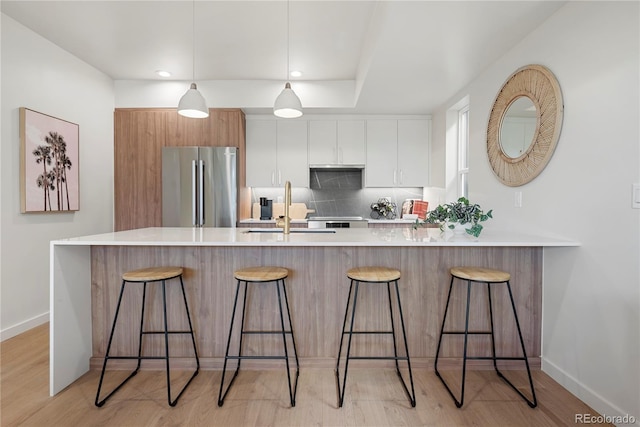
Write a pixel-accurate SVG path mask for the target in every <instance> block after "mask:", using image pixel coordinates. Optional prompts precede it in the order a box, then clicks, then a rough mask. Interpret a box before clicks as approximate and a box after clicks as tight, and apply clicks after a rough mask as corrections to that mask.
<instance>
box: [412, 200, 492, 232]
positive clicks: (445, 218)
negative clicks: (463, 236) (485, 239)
mask: <svg viewBox="0 0 640 427" xmlns="http://www.w3.org/2000/svg"><path fill="white" fill-rule="evenodd" d="M489 218H493V211H492V210H489V211H488V212H486V213H485V212H484V211H483V210H482V208H481V207H480V205H478V204H475V203H474V204H472V203H470V202H469V200H468V199H467V198H465V197H460V198H459V199H458V200H457V201H455V202H451V203H446V204H444V205H439V206H437V207H436V208H435V209H433V210H431V211H429V212H427V216H426V218H425V219H424V220H423V221H422V222H420V221H419V220H416V227H417V226H418V225H422V224H439V225H440V230H443V231H444V230H445V228H448V229H450V230H454V231H455V230H456V229H459V228H463V229H464V231H466V233H467V234H470V235H472V236H474V237H479V236H480V233H482V228H483V227H482V224H480V223H481V222H484V221H486V220H488V219H489Z"/></svg>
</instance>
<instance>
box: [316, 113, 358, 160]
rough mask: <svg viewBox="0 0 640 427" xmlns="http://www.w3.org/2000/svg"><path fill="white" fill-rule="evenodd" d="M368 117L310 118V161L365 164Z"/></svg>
mask: <svg viewBox="0 0 640 427" xmlns="http://www.w3.org/2000/svg"><path fill="white" fill-rule="evenodd" d="M364 163H365V121H364V120H309V164H310V165H311V166H314V165H334V166H335V165H345V166H348V165H364Z"/></svg>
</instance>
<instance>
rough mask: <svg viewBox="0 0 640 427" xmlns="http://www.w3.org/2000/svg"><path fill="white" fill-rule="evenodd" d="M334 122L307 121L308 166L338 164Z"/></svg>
mask: <svg viewBox="0 0 640 427" xmlns="http://www.w3.org/2000/svg"><path fill="white" fill-rule="evenodd" d="M336 123H337V122H336V121H335V120H309V164H310V165H333V164H336V163H337V162H338V153H337V151H336V150H337V143H336V137H337V131H336Z"/></svg>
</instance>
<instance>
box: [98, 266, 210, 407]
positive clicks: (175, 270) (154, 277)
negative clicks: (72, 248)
mask: <svg viewBox="0 0 640 427" xmlns="http://www.w3.org/2000/svg"><path fill="white" fill-rule="evenodd" d="M182 273H183V269H182V267H151V268H143V269H140V270H133V271H128V272H126V273H124V274H123V275H122V286H121V287H120V296H119V297H118V304H117V306H116V313H115V315H114V318H113V326H112V327H111V334H110V335H109V343H108V344H107V353H106V355H105V357H104V363H103V365H102V373H101V374H100V383H99V384H98V392H97V393H96V400H95V405H96V406H98V407H101V406H102V405H104V403H105V402H106V401H107V399H109V398H110V397H111V396H112V395H113V394H114V393H115V392H116V391H118V390H119V389H120V388H121V387H122V386H123V385H124V384H125V383H126V382H127V381H129V380H130V379H131V378H132V377H133V376H135V375H136V374H137V373H138V370H139V369H140V364H141V361H142V360H143V359H163V360H164V361H165V366H166V371H167V401H168V403H169V406H175V405H176V403H178V399H180V396H182V393H184V391H185V389H186V388H187V386H188V385H189V384H190V383H191V381H192V380H193V378H194V377H195V376H196V375H198V372H199V370H200V360H199V358H198V351H197V350H196V339H195V336H194V334H193V326H192V324H191V315H190V314H189V305H188V304H187V295H186V293H185V291H184V283H183V281H182ZM171 279H180V288H181V290H182V298H183V300H184V308H185V312H186V315H187V320H188V322H189V330H188V331H182V330H169V327H168V322H167V295H166V281H167V280H171ZM158 282H161V283H162V313H163V320H164V330H162V331H145V330H144V311H145V300H146V296H147V284H148V283H158ZM130 283H132V284H133V283H142V308H141V314H140V329H139V338H138V354H137V355H136V356H110V355H109V353H110V351H111V344H112V342H113V334H114V332H115V329H116V324H117V322H118V314H119V313H120V306H121V303H122V297H123V295H124V289H125V286H126V285H127V284H130ZM154 334H155V335H158V334H162V335H164V356H142V338H143V336H145V335H154ZM170 334H171V335H174V334H188V335H190V336H191V343H192V344H193V354H194V357H195V359H196V369H195V372H194V373H193V375H191V378H189V380H188V381H187V383H186V384H185V385H184V387H182V390H180V392H179V393H178V395H177V396H176V398H175V399H174V400H171V377H170V369H169V335H170ZM123 359H125V360H137V361H138V363H137V365H136V368H135V370H134V371H133V372H131V374H129V376H128V377H127V378H125V380H124V381H122V382H121V383H120V384H119V385H118V386H117V387H115V388H114V389H113V390H112V391H111V392H110V393H109V394H108V395H107V397H105V398H104V399H102V400H100V390H101V389H102V381H103V379H104V373H105V370H106V368H107V362H108V361H109V360H123Z"/></svg>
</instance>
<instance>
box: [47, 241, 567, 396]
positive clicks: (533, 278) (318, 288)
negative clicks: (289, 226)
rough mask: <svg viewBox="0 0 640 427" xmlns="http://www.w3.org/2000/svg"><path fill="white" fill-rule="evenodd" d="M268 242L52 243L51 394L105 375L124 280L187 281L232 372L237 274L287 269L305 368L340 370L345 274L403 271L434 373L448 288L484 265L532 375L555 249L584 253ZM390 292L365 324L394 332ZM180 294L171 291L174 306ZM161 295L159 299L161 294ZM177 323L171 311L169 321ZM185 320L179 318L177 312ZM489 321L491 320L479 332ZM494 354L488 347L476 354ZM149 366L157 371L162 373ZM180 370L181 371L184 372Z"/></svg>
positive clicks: (404, 291) (408, 303)
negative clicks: (509, 299) (90, 375)
mask: <svg viewBox="0 0 640 427" xmlns="http://www.w3.org/2000/svg"><path fill="white" fill-rule="evenodd" d="M261 230H262V231H259V230H258V229H256V230H255V232H251V231H253V230H252V229H247V228H145V229H139V230H130V231H121V232H115V233H105V234H98V235H92V236H83V237H74V238H69V239H62V240H56V241H52V242H51V251H50V253H51V259H50V269H51V273H50V276H51V279H50V280H51V283H50V286H51V296H50V304H51V306H50V312H51V323H50V328H51V336H50V342H51V345H50V394H51V395H54V394H56V393H58V392H59V391H60V390H62V389H63V388H64V387H66V386H67V385H69V384H70V383H72V382H73V381H75V380H76V379H77V378H79V377H80V376H81V375H82V374H84V373H85V372H87V371H88V370H89V369H90V368H98V367H99V366H101V362H102V356H103V355H104V352H105V348H106V341H107V339H108V334H109V330H110V327H111V322H112V319H113V312H114V310H115V304H116V301H117V295H118V291H119V288H120V284H121V280H122V273H124V272H125V271H127V270H132V269H136V268H143V267H148V266H158V265H178V266H182V267H184V269H185V275H184V280H185V287H186V290H187V297H188V299H189V305H190V307H189V308H190V311H191V313H192V317H193V323H194V329H195V331H196V337H197V345H198V353H199V355H200V358H201V365H202V368H203V369H220V368H221V366H222V360H223V356H224V347H225V344H226V338H227V337H226V335H227V332H228V327H229V325H228V322H229V319H230V318H231V307H232V303H233V295H234V292H235V280H234V279H233V271H234V270H235V269H237V268H241V267H247V266H253V265H279V266H282V267H286V268H288V269H289V270H290V275H289V277H288V278H287V288H288V293H289V299H290V304H291V311H292V318H293V326H294V331H295V332H296V341H297V344H298V353H299V355H300V359H301V364H302V367H303V368H304V367H305V366H318V367H331V366H333V365H334V364H335V357H336V354H337V346H338V342H339V335H340V333H339V332H340V328H341V321H342V317H343V315H344V305H345V304H346V300H347V294H348V291H349V282H348V279H347V278H346V271H347V270H348V269H349V268H351V267H354V266H357V265H382V266H388V267H394V268H398V269H399V270H401V272H402V278H401V279H400V282H399V285H400V293H401V298H402V303H403V310H404V312H405V322H406V323H407V333H408V335H409V351H410V356H411V359H412V364H414V365H415V366H416V367H432V360H433V357H434V355H435V346H436V344H437V333H438V330H439V327H440V325H439V323H440V321H441V318H442V312H443V310H444V304H445V302H446V295H447V289H448V283H449V280H450V278H449V273H448V269H449V267H451V266H454V265H475V266H485V267H493V268H499V269H503V270H505V271H509V272H511V273H512V275H513V278H512V283H513V289H514V290H513V291H514V298H515V300H516V304H517V307H518V315H519V317H520V323H521V327H522V329H523V334H524V338H525V345H526V348H527V352H528V355H529V356H530V360H531V362H532V364H533V366H534V367H535V366H537V367H539V366H540V352H541V345H540V337H541V335H540V331H541V312H542V310H541V306H542V280H543V279H542V277H543V276H542V253H543V250H553V248H554V247H570V246H579V243H577V242H574V241H570V240H565V239H557V238H553V237H542V236H527V235H519V234H515V233H510V232H509V233H507V232H497V231H491V230H485V231H484V232H483V234H482V236H481V237H480V238H479V239H473V238H470V237H467V236H466V235H461V236H458V235H452V234H449V233H445V234H442V233H441V232H440V231H439V230H438V229H427V228H419V229H417V230H414V229H412V228H360V229H337V230H335V233H326V232H295V231H294V232H292V233H291V234H289V235H284V234H282V233H278V232H264V229H261ZM273 231H276V230H273ZM170 288H172V286H169V287H168V289H170ZM381 290H382V287H372V289H371V292H367V293H366V294H370V295H365V293H363V295H362V298H364V299H363V301H364V306H363V307H362V308H363V311H366V312H367V313H368V314H367V315H366V317H368V319H367V321H370V322H374V324H378V325H379V326H380V327H383V328H384V327H386V326H385V325H386V324H385V323H384V321H385V320H387V323H388V319H386V317H384V316H381V315H379V313H384V311H383V309H384V307H385V305H384V304H386V299H385V298H386V296H385V295H386V294H384V293H379V292H378V291H381ZM172 291H173V289H170V290H169V291H168V292H169V298H171V297H172V296H173V295H171V292H172ZM271 291H272V289H271V288H269V287H255V288H253V290H252V294H251V295H252V296H253V297H252V298H250V304H251V311H250V312H248V313H250V314H251V316H252V318H255V320H259V319H260V316H263V317H265V318H266V320H265V319H264V318H263V319H262V320H260V321H261V322H266V326H267V327H269V325H270V322H272V321H275V320H276V319H271V318H270V317H269V316H270V315H271V314H272V313H273V310H271V309H272V308H273V307H274V306H273V305H272V304H275V300H274V299H272V298H273V295H271V294H272V293H274V292H271ZM152 295H153V296H154V297H159V293H156V294H152ZM176 295H177V294H176ZM359 298H360V297H359ZM452 298H458V296H457V295H454V296H452ZM504 306H505V307H507V305H506V304H505V305H504ZM472 309H473V307H472ZM498 310H500V308H498ZM173 311H174V309H173V306H172V308H170V316H171V315H172V314H174V313H173ZM175 311H176V312H178V313H179V312H180V307H179V306H178V305H177V304H175ZM480 311H481V312H482V310H480ZM174 317H175V316H174ZM125 318H126V317H125ZM484 320H486V319H482V315H481V319H480V327H482V326H483V324H482V322H484ZM177 321H180V319H178V320H177ZM248 321H252V320H251V319H248ZM131 322H133V320H131ZM262 326H265V325H264V324H263V325H262ZM498 327H499V328H500V326H498ZM122 329H126V328H122ZM502 332H503V333H505V334H506V344H505V346H504V348H502V349H501V350H504V351H511V349H512V348H513V349H516V348H517V346H516V345H515V344H517V342H516V340H517V338H516V336H515V335H514V332H515V331H514V330H513V328H512V327H511V326H507V323H505V326H504V328H503V331H502ZM120 335H121V336H116V337H114V346H116V347H115V348H120V349H122V348H125V347H127V346H130V345H132V340H130V333H129V332H127V331H125V332H124V333H122V334H120ZM269 339H270V338H269ZM381 339H384V337H382V338H381ZM158 344H159V342H158ZM512 344H513V345H512ZM172 345H173V344H172ZM354 345H355V346H356V347H355V350H356V351H358V350H362V351H377V350H378V349H379V348H380V347H382V345H381V343H378V342H377V341H375V340H370V339H368V338H367V339H363V341H362V342H360V343H354ZM154 346H155V342H154V344H151V345H150V346H149V347H150V349H151V351H154V350H155V348H156V347H154ZM176 346H177V348H176V353H175V354H176V355H180V350H181V346H182V344H181V343H180V342H178V343H177V344H176ZM247 346H248V347H247V349H248V351H252V350H254V349H257V348H259V349H261V351H262V350H264V349H265V348H267V351H269V350H268V349H270V348H271V347H273V345H272V343H271V342H269V341H268V339H267V342H259V343H258V342H256V343H251V342H247ZM485 347H486V345H485V344H482V343H480V344H478V345H477V346H475V345H474V348H473V349H472V348H471V347H470V350H469V351H473V350H474V349H475V350H483V349H485ZM127 348H128V347H127ZM172 348H173V347H172ZM443 351H444V353H443V354H444V355H445V356H446V357H447V358H448V359H449V360H451V361H452V363H454V362H455V361H456V360H457V359H458V357H459V356H460V355H459V354H458V353H459V352H458V351H457V350H455V349H453V348H448V347H447V346H445V348H443ZM514 351H515V350H514ZM150 366H151V367H152V368H153V367H154V365H153V363H151V364H150ZM172 366H175V367H179V366H180V360H178V362H176V363H173V364H172Z"/></svg>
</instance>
